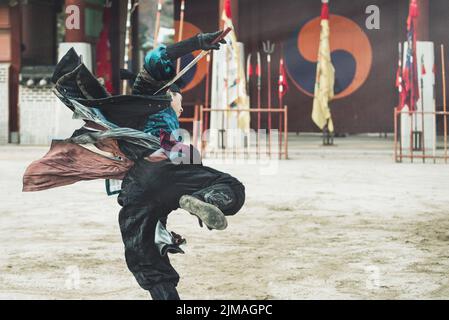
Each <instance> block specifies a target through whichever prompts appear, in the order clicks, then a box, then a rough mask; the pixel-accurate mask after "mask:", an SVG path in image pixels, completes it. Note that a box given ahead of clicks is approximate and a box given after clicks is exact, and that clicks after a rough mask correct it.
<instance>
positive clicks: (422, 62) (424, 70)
mask: <svg viewBox="0 0 449 320" xmlns="http://www.w3.org/2000/svg"><path fill="white" fill-rule="evenodd" d="M426 73H427V70H426V65H425V63H424V55H422V56H421V75H423V76H424V75H426Z"/></svg>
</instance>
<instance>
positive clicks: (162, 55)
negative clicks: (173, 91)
mask: <svg viewBox="0 0 449 320" xmlns="http://www.w3.org/2000/svg"><path fill="white" fill-rule="evenodd" d="M144 68H145V70H147V72H148V73H149V74H150V75H151V76H152V77H153V78H154V79H155V80H157V81H168V80H171V79H172V78H173V77H174V76H175V75H176V69H175V65H174V63H173V61H171V60H170V59H169V57H168V55H167V47H166V46H165V45H161V46H159V47H157V48H156V49H154V50H151V51H150V52H148V53H147V55H146V56H145V61H144Z"/></svg>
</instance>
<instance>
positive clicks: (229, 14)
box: [224, 0, 232, 20]
mask: <svg viewBox="0 0 449 320" xmlns="http://www.w3.org/2000/svg"><path fill="white" fill-rule="evenodd" d="M224 12H225V14H226V17H227V18H228V19H229V20H232V10H231V0H225V3H224Z"/></svg>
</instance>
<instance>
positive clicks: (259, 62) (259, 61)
mask: <svg viewBox="0 0 449 320" xmlns="http://www.w3.org/2000/svg"><path fill="white" fill-rule="evenodd" d="M256 75H257V109H258V110H259V111H257V134H259V130H260V126H261V119H260V108H261V107H262V59H261V58H260V52H257V68H256ZM258 137H259V135H258ZM259 138H260V137H259ZM257 141H258V143H259V140H257Z"/></svg>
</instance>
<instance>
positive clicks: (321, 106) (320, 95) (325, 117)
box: [312, 16, 335, 132]
mask: <svg viewBox="0 0 449 320" xmlns="http://www.w3.org/2000/svg"><path fill="white" fill-rule="evenodd" d="M329 33H330V31H329V19H328V17H327V16H326V17H323V16H322V19H321V34H320V48H319V50H318V64H317V71H316V81H315V96H314V99H313V110H312V120H313V122H315V124H316V125H317V126H318V127H319V128H320V129H323V128H324V127H325V126H326V124H327V127H328V130H329V131H330V132H334V124H333V122H332V116H331V112H330V109H329V101H331V100H332V98H333V97H334V82H335V69H334V66H333V65H332V61H331V50H330V44H329Z"/></svg>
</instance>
